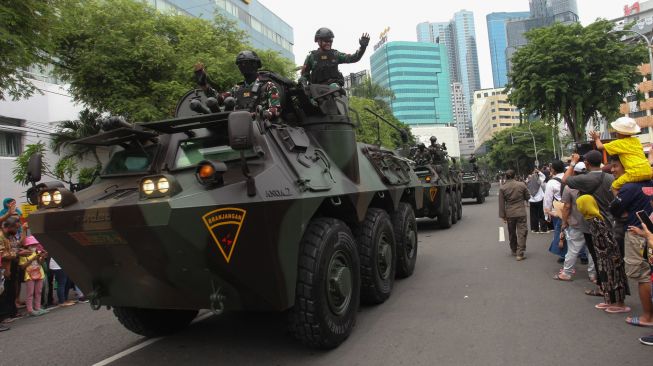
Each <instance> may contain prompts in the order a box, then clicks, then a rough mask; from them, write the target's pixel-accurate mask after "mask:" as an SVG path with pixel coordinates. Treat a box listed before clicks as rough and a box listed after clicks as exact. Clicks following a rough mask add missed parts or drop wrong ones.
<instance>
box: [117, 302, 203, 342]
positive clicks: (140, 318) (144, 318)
mask: <svg viewBox="0 0 653 366" xmlns="http://www.w3.org/2000/svg"><path fill="white" fill-rule="evenodd" d="M197 312H198V311H197V310H174V309H142V308H132V307H122V306H116V307H114V308H113V314H114V315H115V316H116V317H117V318H118V321H120V323H121V324H122V325H123V326H124V327H125V328H127V329H129V330H131V331H132V332H134V333H136V334H140V335H142V336H146V337H161V336H165V335H169V334H173V333H176V332H179V331H181V330H182V329H184V328H186V327H187V326H188V324H190V322H191V321H193V319H195V317H196V316H197Z"/></svg>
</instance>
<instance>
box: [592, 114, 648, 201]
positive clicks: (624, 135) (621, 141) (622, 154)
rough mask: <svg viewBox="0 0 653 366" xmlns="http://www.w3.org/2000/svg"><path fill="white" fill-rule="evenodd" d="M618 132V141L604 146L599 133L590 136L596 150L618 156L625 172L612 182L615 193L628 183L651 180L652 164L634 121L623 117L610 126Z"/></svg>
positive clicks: (593, 132)
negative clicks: (645, 153) (646, 154)
mask: <svg viewBox="0 0 653 366" xmlns="http://www.w3.org/2000/svg"><path fill="white" fill-rule="evenodd" d="M610 126H612V128H614V129H615V130H616V131H617V139H616V140H614V141H612V142H608V143H607V144H603V143H602V142H601V137H600V136H599V133H598V131H592V133H591V134H590V136H591V137H592V139H594V143H595V144H596V148H597V149H599V150H605V151H606V152H607V153H608V155H618V156H619V160H620V161H621V164H623V166H624V168H625V170H626V171H625V172H624V174H623V175H621V176H620V177H619V178H618V179H616V180H615V181H614V182H612V189H613V190H614V193H615V194H616V192H617V191H618V190H619V189H620V188H621V187H622V186H623V185H624V184H626V183H633V182H641V181H646V180H650V179H651V164H650V163H649V161H648V159H647V158H646V156H645V155H644V149H643V148H642V143H641V142H640V141H639V139H638V138H637V137H634V135H637V134H638V133H640V132H641V129H640V128H639V126H638V125H637V122H635V120H634V119H632V118H630V117H621V118H618V119H617V120H616V121H614V122H612V123H611V124H610Z"/></svg>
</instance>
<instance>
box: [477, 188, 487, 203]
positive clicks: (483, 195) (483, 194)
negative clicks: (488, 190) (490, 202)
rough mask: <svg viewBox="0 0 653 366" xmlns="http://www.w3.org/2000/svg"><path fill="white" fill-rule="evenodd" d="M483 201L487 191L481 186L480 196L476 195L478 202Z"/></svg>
mask: <svg viewBox="0 0 653 366" xmlns="http://www.w3.org/2000/svg"><path fill="white" fill-rule="evenodd" d="M483 202H485V192H483V188H480V190H479V192H478V196H476V203H478V204H481V203H483Z"/></svg>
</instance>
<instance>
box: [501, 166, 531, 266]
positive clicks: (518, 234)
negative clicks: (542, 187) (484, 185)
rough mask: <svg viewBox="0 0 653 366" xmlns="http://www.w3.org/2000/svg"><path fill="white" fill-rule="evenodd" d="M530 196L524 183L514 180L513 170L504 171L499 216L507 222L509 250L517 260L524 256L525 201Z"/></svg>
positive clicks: (526, 230)
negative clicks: (504, 179)
mask: <svg viewBox="0 0 653 366" xmlns="http://www.w3.org/2000/svg"><path fill="white" fill-rule="evenodd" d="M530 198H531V195H530V193H528V187H526V184H525V183H524V182H518V181H516V180H515V171H514V170H508V171H506V182H505V183H504V184H503V185H502V186H501V188H499V217H500V218H502V219H503V222H505V223H506V224H508V238H509V239H510V250H512V255H514V256H516V257H517V258H515V259H516V260H518V261H521V260H524V259H525V258H526V257H525V256H524V251H525V250H526V236H527V235H528V227H527V226H526V202H527V201H528V200H529V199H530Z"/></svg>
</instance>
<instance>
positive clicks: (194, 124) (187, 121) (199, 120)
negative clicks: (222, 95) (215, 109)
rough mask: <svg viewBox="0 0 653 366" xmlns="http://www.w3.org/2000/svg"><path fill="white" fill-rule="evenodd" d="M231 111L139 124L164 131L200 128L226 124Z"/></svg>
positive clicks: (183, 130)
mask: <svg viewBox="0 0 653 366" xmlns="http://www.w3.org/2000/svg"><path fill="white" fill-rule="evenodd" d="M230 113H231V112H219V113H211V114H200V115H197V116H190V117H183V118H172V119H166V120H163V121H156V122H143V123H139V126H141V127H143V128H147V129H150V130H154V131H159V132H163V133H169V134H173V133H177V132H187V131H190V130H196V129H198V128H211V127H218V126H226V125H227V121H228V118H229V114H230Z"/></svg>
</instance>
